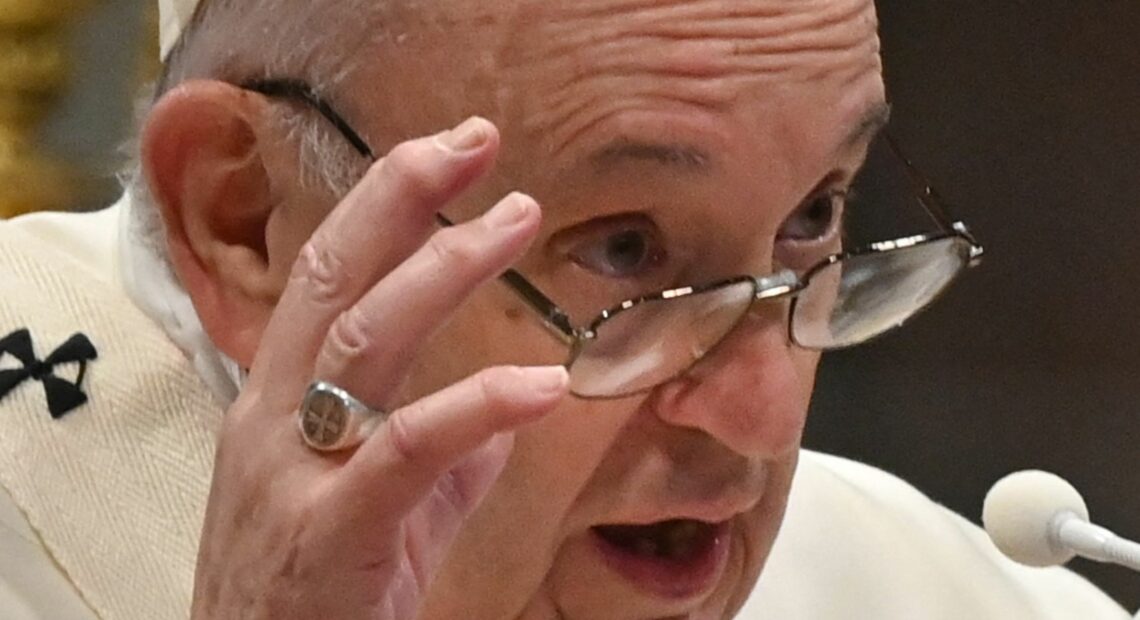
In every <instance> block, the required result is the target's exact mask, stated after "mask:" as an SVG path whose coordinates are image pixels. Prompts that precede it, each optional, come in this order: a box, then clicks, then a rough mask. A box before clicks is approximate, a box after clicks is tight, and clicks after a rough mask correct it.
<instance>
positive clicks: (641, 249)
mask: <svg viewBox="0 0 1140 620" xmlns="http://www.w3.org/2000/svg"><path fill="white" fill-rule="evenodd" d="M605 253H606V262H607V263H608V264H609V266H610V268H611V269H613V270H615V271H624V270H628V269H636V268H637V267H640V266H641V265H642V263H644V262H645V260H646V258H648V254H649V244H648V243H646V239H645V235H644V234H642V233H641V232H638V231H636V230H627V231H624V232H620V233H617V234H615V235H613V236H611V237H610V238H609V239H608V240H607V242H606V248H605Z"/></svg>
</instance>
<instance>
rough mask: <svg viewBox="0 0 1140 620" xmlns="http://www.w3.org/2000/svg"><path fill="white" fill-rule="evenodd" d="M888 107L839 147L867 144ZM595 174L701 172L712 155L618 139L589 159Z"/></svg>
mask: <svg viewBox="0 0 1140 620" xmlns="http://www.w3.org/2000/svg"><path fill="white" fill-rule="evenodd" d="M890 116H891V106H890V105H889V104H887V103H886V102H882V101H880V102H877V103H875V104H874V105H872V106H871V107H870V108H868V109H867V111H866V112H864V113H863V115H862V116H860V118H859V120H858V121H857V122H856V123H855V124H854V125H853V126H852V127H851V129H850V130H849V131H848V133H847V136H846V138H844V140H843V143H842V148H844V149H846V148H851V147H855V146H859V145H862V144H866V143H868V142H870V141H871V140H872V139H873V138H874V137H875V134H877V133H878V132H879V131H881V130H882V129H883V128H884V127H886V125H887V123H888V122H889V121H890ZM588 159H589V162H590V164H592V166H593V168H594V170H595V172H598V173H606V172H608V171H610V170H612V169H613V168H615V167H618V166H621V165H624V164H629V163H639V162H648V163H654V164H659V165H661V166H662V167H664V168H670V169H673V170H677V171H679V172H682V173H704V172H708V171H709V170H710V169H711V168H712V167H714V166H715V165H716V163H717V162H716V160H715V158H714V156H713V155H712V154H710V153H708V152H707V151H705V150H704V149H701V148H699V147H697V146H694V145H690V144H675V143H657V142H645V141H636V140H630V139H628V138H618V139H616V140H613V141H612V142H610V143H608V144H605V145H603V146H602V147H601V148H599V149H597V150H596V151H594V152H593V153H592V154H590V155H589V156H588Z"/></svg>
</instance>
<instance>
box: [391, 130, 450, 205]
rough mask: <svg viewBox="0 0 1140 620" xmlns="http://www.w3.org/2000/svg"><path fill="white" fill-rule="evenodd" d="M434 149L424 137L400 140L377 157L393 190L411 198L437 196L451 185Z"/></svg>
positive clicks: (439, 153) (440, 159)
mask: <svg viewBox="0 0 1140 620" xmlns="http://www.w3.org/2000/svg"><path fill="white" fill-rule="evenodd" d="M441 155H442V154H441V152H440V151H439V149H438V148H435V147H433V146H431V145H430V143H429V142H428V141H426V140H413V141H410V142H404V143H402V144H400V145H398V146H396V148H394V149H392V151H391V152H390V153H388V155H387V156H386V157H385V158H384V159H382V160H380V162H379V163H378V166H380V169H381V176H383V177H384V178H385V179H386V180H387V181H388V182H389V183H391V184H392V186H393V187H394V188H395V190H396V192H397V193H399V194H401V195H403V196H405V197H407V198H409V199H411V200H414V201H420V202H426V201H429V200H431V199H433V198H436V197H438V196H441V195H442V194H443V193H444V192H446V191H447V189H448V188H449V187H450V186H451V179H450V175H448V174H447V172H448V170H447V167H446V166H444V165H443V164H444V161H443V158H442V157H441Z"/></svg>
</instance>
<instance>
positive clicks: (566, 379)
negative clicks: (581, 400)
mask: <svg viewBox="0 0 1140 620" xmlns="http://www.w3.org/2000/svg"><path fill="white" fill-rule="evenodd" d="M526 373H527V374H528V375H529V377H528V378H529V379H530V381H529V383H530V385H531V387H532V388H533V389H534V390H535V391H536V392H540V393H542V394H555V393H562V392H565V391H566V386H567V385H569V383H570V375H569V373H567V372H566V368H565V367H564V366H533V367H530V368H527V369H526Z"/></svg>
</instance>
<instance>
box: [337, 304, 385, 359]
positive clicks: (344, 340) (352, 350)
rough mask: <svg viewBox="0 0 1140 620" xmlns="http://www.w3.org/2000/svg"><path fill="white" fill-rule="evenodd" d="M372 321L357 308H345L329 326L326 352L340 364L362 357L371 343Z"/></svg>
mask: <svg viewBox="0 0 1140 620" xmlns="http://www.w3.org/2000/svg"><path fill="white" fill-rule="evenodd" d="M373 333H374V330H373V329H372V322H371V321H370V320H369V317H368V316H366V315H365V314H364V313H363V312H361V311H360V309H359V308H357V307H355V306H353V307H352V308H349V309H348V310H345V311H344V312H342V313H341V314H340V316H338V317H337V318H336V320H335V321H333V324H332V325H331V326H330V327H329V331H328V337H327V338H326V339H325V349H326V353H327V355H328V357H329V358H331V360H334V361H337V362H339V363H341V364H344V363H347V362H351V361H353V360H359V359H361V358H363V357H364V356H365V354H366V352H367V351H368V349H369V347H370V346H371V344H372V336H371V335H372V334H373Z"/></svg>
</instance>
